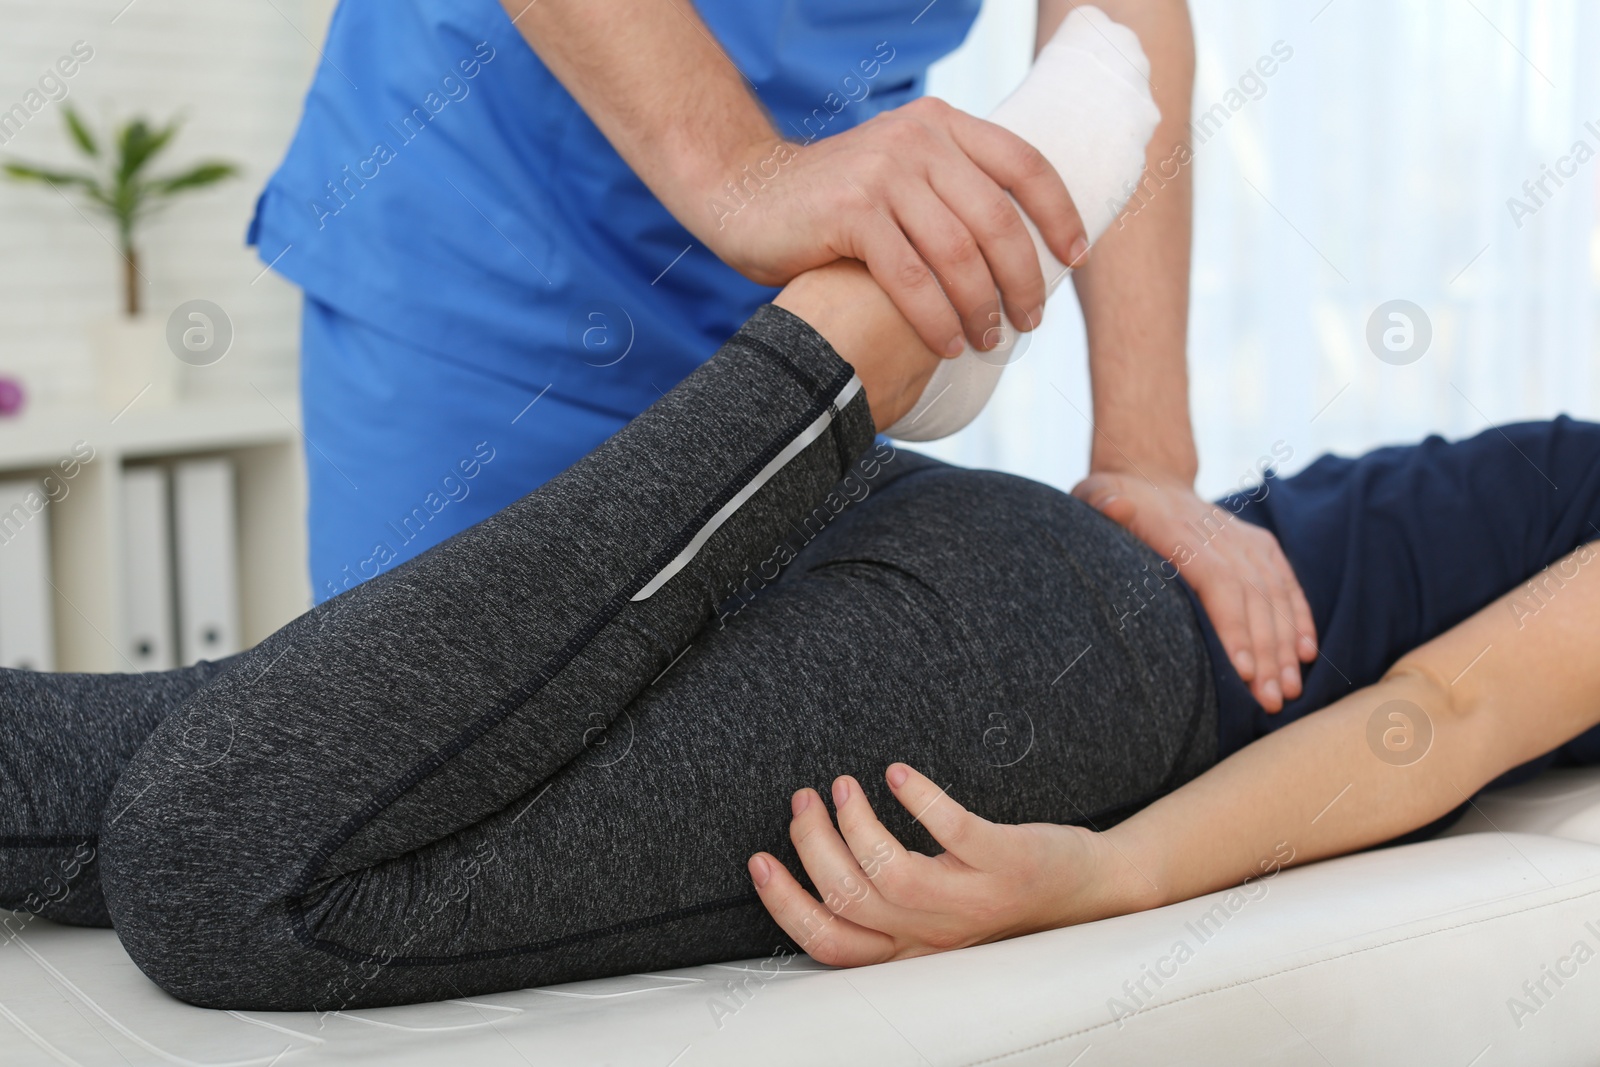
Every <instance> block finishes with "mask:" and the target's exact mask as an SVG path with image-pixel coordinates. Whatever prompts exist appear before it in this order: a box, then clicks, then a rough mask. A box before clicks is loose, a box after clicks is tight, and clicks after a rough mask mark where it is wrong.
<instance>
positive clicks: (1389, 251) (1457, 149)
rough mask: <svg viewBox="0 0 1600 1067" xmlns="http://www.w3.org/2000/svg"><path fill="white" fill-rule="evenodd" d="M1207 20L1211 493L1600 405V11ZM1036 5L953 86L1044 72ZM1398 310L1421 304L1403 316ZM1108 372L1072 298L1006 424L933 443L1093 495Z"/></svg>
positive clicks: (1341, 12)
mask: <svg viewBox="0 0 1600 1067" xmlns="http://www.w3.org/2000/svg"><path fill="white" fill-rule="evenodd" d="M1191 11H1192V14H1193V19H1194V24H1195V34H1196V40H1197V45H1198V52H1199V68H1198V75H1197V85H1196V90H1195V119H1196V128H1195V131H1194V133H1195V140H1196V141H1197V142H1200V143H1199V147H1198V148H1197V150H1196V154H1195V162H1194V164H1193V167H1194V175H1195V198H1196V204H1195V208H1196V210H1195V216H1196V225H1195V257H1194V279H1193V286H1192V293H1191V300H1192V304H1191V312H1190V320H1189V337H1190V346H1189V368H1190V379H1191V388H1190V395H1191V407H1192V410H1193V415H1194V421H1195V429H1196V437H1197V442H1198V445H1199V450H1200V458H1201V468H1200V487H1201V489H1202V491H1203V492H1205V493H1208V494H1217V493H1221V492H1224V491H1226V490H1227V489H1229V488H1230V487H1232V486H1234V485H1236V484H1238V483H1239V482H1240V481H1241V479H1245V478H1247V477H1248V476H1249V474H1250V472H1251V471H1253V469H1254V468H1255V466H1256V464H1257V463H1258V461H1259V460H1260V459H1261V458H1262V457H1271V456H1273V455H1275V454H1276V455H1278V456H1280V457H1281V456H1283V455H1284V454H1285V453H1286V452H1287V453H1291V454H1292V458H1290V459H1289V460H1287V461H1286V462H1283V463H1282V464H1281V465H1280V466H1281V469H1282V471H1283V472H1284V473H1290V472H1293V471H1294V470H1297V469H1299V468H1300V467H1303V466H1304V465H1305V464H1306V463H1308V462H1310V461H1311V460H1312V459H1314V458H1315V457H1316V456H1317V455H1319V454H1321V453H1323V452H1326V451H1337V452H1343V453H1346V454H1349V453H1355V452H1360V451H1364V450H1366V449H1368V448H1371V447H1373V446H1376V445H1380V444H1388V443H1395V442H1402V441H1412V440H1416V439H1418V438H1420V437H1422V436H1425V435H1427V434H1429V433H1434V432H1437V433H1441V434H1443V435H1445V436H1446V437H1462V436H1467V435H1471V434H1473V433H1476V432H1478V431H1480V430H1482V429H1484V428H1485V427H1487V426H1489V425H1491V424H1496V423H1503V422H1509V421H1515V420H1519V419H1528V418H1544V417H1549V416H1551V415H1554V414H1557V413H1560V412H1567V413H1570V414H1572V415H1573V416H1575V417H1580V418H1590V419H1597V418H1600V373H1597V370H1596V356H1597V353H1596V336H1597V335H1596V330H1595V316H1596V311H1597V308H1600V300H1597V291H1600V230H1597V228H1596V201H1597V198H1600V196H1597V193H1600V74H1597V70H1596V60H1595V53H1596V50H1597V46H1600V5H1597V4H1595V3H1593V2H1591V0H1407V2H1406V3H1403V4H1399V3H1393V2H1392V0H1295V2H1284V0H1192V4H1191ZM1032 18H1033V5H1032V4H1029V3H1021V2H1018V0H990V2H989V3H988V4H987V5H986V10H985V12H984V15H983V17H982V18H981V19H980V20H979V24H978V26H977V27H976V28H975V29H974V32H973V34H972V36H971V37H970V38H969V39H968V41H967V43H966V44H965V45H964V46H963V47H962V49H961V51H960V52H958V53H957V54H956V55H954V56H952V57H950V58H949V59H947V60H945V61H944V62H943V63H942V64H941V65H940V66H938V67H936V68H935V71H934V74H933V75H932V77H931V78H930V91H931V92H933V93H934V94H936V95H940V96H943V97H945V98H946V99H948V100H950V101H951V102H952V103H955V104H957V105H958V106H961V107H964V108H967V109H968V110H971V111H973V112H975V113H977V114H984V113H986V112H987V110H988V109H989V108H990V107H992V106H993V104H994V103H995V102H996V101H998V100H999V99H1000V98H1001V97H1002V96H1004V94H1005V93H1006V92H1008V91H1009V90H1010V88H1011V87H1012V86H1013V85H1014V84H1015V83H1016V81H1017V80H1019V79H1020V77H1021V76H1022V74H1023V73H1024V71H1025V65H1026V63H1027V60H1028V56H1029V55H1030V54H1031V53H1030V45H1031V40H1032ZM1275 49H1276V51H1275ZM1286 55H1287V58H1285V56H1286ZM1263 57H1270V59H1271V61H1270V62H1267V63H1266V64H1264V65H1263V66H1262V67H1258V66H1257V64H1258V62H1259V61H1260V60H1261V59H1262V58H1263ZM1262 69H1271V71H1272V73H1271V74H1270V76H1262V75H1261V73H1260V72H1261V70H1262ZM1207 115H1209V117H1208V118H1207V117H1206V116H1207ZM1202 122H1203V126H1202V125H1201V123H1202ZM1524 183H1528V185H1527V186H1525V184H1524ZM1391 301H1408V302H1409V303H1410V305H1413V306H1414V307H1413V308H1407V307H1404V306H1402V307H1400V308H1398V314H1400V315H1401V316H1403V317H1401V318H1391V317H1389V312H1390V311H1393V310H1396V309H1395V308H1393V307H1391V306H1389V302H1391ZM1380 311H1381V314H1379V315H1378V316H1377V317H1378V319H1379V321H1378V322H1377V323H1376V324H1375V325H1374V328H1373V329H1372V330H1371V331H1369V324H1372V320H1373V319H1374V314H1375V312H1380ZM1419 311H1420V314H1419ZM1369 332H1371V333H1373V334H1374V335H1375V337H1374V339H1375V340H1376V341H1377V344H1376V346H1374V345H1373V344H1371V343H1369ZM1429 335H1431V336H1429ZM1425 337H1427V338H1428V343H1427V347H1426V349H1425V350H1424V349H1423V348H1422V347H1421V342H1422V340H1423V339H1424V338H1425ZM1408 345H1409V347H1408ZM1419 353H1420V354H1419ZM1380 357H1382V358H1380ZM1085 360H1086V355H1085V352H1084V346H1083V339H1082V323H1081V318H1080V317H1079V314H1078V310H1077V307H1076V303H1075V300H1074V297H1073V296H1072V292H1071V287H1070V286H1068V287H1063V289H1062V291H1061V293H1060V294H1059V295H1058V296H1057V298H1056V299H1055V301H1054V302H1053V303H1052V305H1051V306H1050V308H1049V310H1048V311H1047V313H1046V325H1045V327H1044V328H1043V329H1042V331H1041V332H1040V333H1039V335H1038V336H1037V337H1036V338H1035V340H1034V342H1033V343H1032V345H1031V346H1030V347H1029V349H1028V350H1027V352H1026V354H1025V355H1024V356H1023V358H1022V359H1021V360H1020V361H1019V362H1018V363H1017V364H1015V365H1014V366H1013V367H1011V368H1010V369H1009V370H1008V371H1007V374H1006V378H1005V380H1004V381H1003V382H1002V384H1001V388H1000V390H999V392H998V393H997V395H996V398H995V401H994V403H993V404H991V406H990V408H989V409H988V410H987V411H986V412H985V413H984V415H983V416H982V418H980V419H979V420H978V422H976V423H975V424H974V425H973V426H971V427H969V428H968V429H967V430H966V431H964V432H963V433H962V434H960V435H958V436H956V437H954V438H951V439H949V440H947V441H944V442H939V443H936V444H934V445H932V446H924V447H925V448H926V449H927V450H928V451H931V452H934V453H935V454H938V455H941V456H944V457H946V458H950V459H953V460H956V461H957V462H962V463H967V464H973V465H979V466H990V467H997V468H1000V469H1004V470H1011V471H1015V472H1017V473H1020V474H1025V475H1028V476H1030V477H1034V478H1038V479H1040V480H1043V481H1047V482H1050V483H1052V484H1055V485H1059V486H1062V487H1068V486H1070V485H1071V484H1072V483H1073V482H1075V481H1076V480H1077V479H1078V478H1079V477H1081V475H1082V473H1083V471H1084V470H1085V468H1086V465H1087V456H1088V439H1089V427H1088V423H1087V421H1086V416H1087V414H1088V412H1089V410H1090V409H1089V392H1088V377H1087V369H1086V363H1085ZM1529 474H1530V477H1537V476H1538V475H1537V474H1536V473H1535V472H1534V471H1533V470H1532V469H1531V468H1530V471H1529Z"/></svg>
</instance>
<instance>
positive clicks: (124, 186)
mask: <svg viewBox="0 0 1600 1067" xmlns="http://www.w3.org/2000/svg"><path fill="white" fill-rule="evenodd" d="M62 110H63V112H64V114H65V116H66V125H67V132H68V133H69V134H71V136H72V141H73V143H74V144H76V145H77V146H78V148H79V150H81V151H82V152H83V154H84V155H86V156H88V157H89V159H90V160H91V161H92V162H93V163H94V164H95V165H96V169H97V170H98V171H99V173H95V172H94V171H64V170H55V169H53V168H50V167H42V166H36V165H34V164H31V163H23V162H19V161H11V162H7V163H6V165H5V173H6V174H7V175H8V176H9V177H11V178H13V179H16V180H18V181H30V182H43V183H44V184H46V185H48V186H50V187H51V188H53V189H56V190H57V191H60V190H63V189H77V190H78V191H79V192H81V193H82V194H83V196H84V197H85V199H87V200H88V202H89V204H90V206H91V207H92V208H93V209H94V210H96V211H98V212H100V213H101V214H103V215H105V216H107V217H108V218H110V219H111V221H112V222H113V223H114V224H115V225H116V228H117V245H118V250H119V251H120V252H121V253H122V306H123V310H124V311H125V312H126V313H127V314H128V315H129V316H130V317H131V316H134V315H137V314H139V249H138V245H137V244H136V243H135V240H134V236H135V232H136V231H137V230H138V228H139V226H140V224H141V223H143V222H144V220H145V219H147V218H149V217H150V215H152V214H153V213H154V212H155V211H157V210H158V209H159V208H162V207H164V206H166V204H167V202H168V201H169V200H171V198H172V197H174V196H177V195H178V194H180V193H184V192H188V191H191V190H194V189H202V188H205V187H206V186H208V185H215V184H216V183H217V182H220V181H222V180H223V179H225V178H230V177H232V176H233V175H235V174H237V173H238V172H239V168H238V167H236V166H234V165H233V164H232V163H226V162H223V161H221V160H214V159H213V160H207V161H205V162H203V163H197V164H195V165H194V166H192V167H190V168H189V169H188V170H185V171H180V172H179V173H177V174H168V175H164V176H159V177H154V176H149V177H147V176H146V173H145V172H146V171H147V170H148V168H149V166H150V162H151V160H153V159H154V158H155V157H156V156H157V155H159V154H160V153H161V151H162V150H163V149H165V148H166V147H167V145H168V144H170V143H171V141H172V139H173V138H174V137H175V136H177V133H178V126H179V123H178V120H176V119H174V120H173V121H171V122H169V123H167V124H166V125H165V126H162V127H160V128H157V127H154V126H152V125H151V124H150V123H148V122H146V121H145V120H144V119H142V118H134V119H129V120H128V121H127V122H125V123H123V124H122V125H121V126H120V127H118V128H117V129H116V130H114V131H113V133H112V136H111V146H110V150H108V151H107V152H105V153H104V154H102V153H101V151H100V143H99V141H98V140H96V138H95V136H94V134H93V133H91V132H90V130H89V127H88V126H86V125H85V124H84V122H83V119H81V118H80V117H79V116H78V113H77V111H75V110H74V109H73V108H72V107H71V105H67V106H65V107H64V108H63V109H62Z"/></svg>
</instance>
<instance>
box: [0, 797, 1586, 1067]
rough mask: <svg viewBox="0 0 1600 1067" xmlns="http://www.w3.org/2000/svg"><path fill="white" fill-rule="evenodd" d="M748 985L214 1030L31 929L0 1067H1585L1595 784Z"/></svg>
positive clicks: (237, 1022)
mask: <svg viewBox="0 0 1600 1067" xmlns="http://www.w3.org/2000/svg"><path fill="white" fill-rule="evenodd" d="M1179 945H1183V946H1185V948H1184V949H1179V947H1178V946H1179ZM1580 945H1582V946H1584V947H1582V948H1580V947H1579V946H1580ZM759 963H760V961H748V962H745V963H737V964H725V965H717V966H706V967H694V968H687V969H684V970H677V971H665V972H658V973H652V974H643V975H631V976H628V977H624V978H613V979H605V980H601V981H594V982H581V983H575V984H571V985H566V986H557V987H550V988H545V989H526V990H521V991H518V992H515V993H502V994H498V995H494V996H485V997H475V998H471V999H470V1000H462V1001H449V1002H445V1003H440V1004H427V1005H418V1006H415V1007H405V1008H384V1009H378V1010H369V1011H354V1012H346V1013H341V1014H336V1015H329V1016H323V1017H318V1016H316V1015H313V1014H309V1013H306V1014H297V1013H283V1014H274V1013H270V1012H222V1011H207V1010H203V1009H199V1008H193V1007H190V1006H188V1005H185V1004H181V1003H179V1002H177V1001H174V1000H172V999H171V998H170V997H167V996H166V995H165V994H163V993H162V992H160V991H159V990H158V989H156V988H155V987H154V986H153V985H151V984H150V983H149V982H148V981H146V980H145V979H144V977H143V976H142V975H140V973H139V972H138V970H137V968H135V967H134V966H133V964H132V963H131V962H130V961H129V960H128V958H127V956H126V955H124V953H123V952H122V950H121V948H120V946H119V945H118V943H117V940H116V937H115V935H114V934H112V933H111V932H109V931H105V930H81V929H72V928H67V927H59V926H53V925H51V924H49V923H46V922H43V921H34V922H32V923H30V924H29V925H28V926H27V927H26V928H25V930H24V932H23V933H22V934H21V935H20V936H19V937H18V938H17V939H15V940H13V941H11V942H9V943H6V944H3V945H0V1064H3V1065H4V1067H24V1065H32V1064H55V1063H65V1064H81V1065H84V1067H98V1065H102V1064H105V1065H111V1064H118V1065H134V1067H143V1065H146V1064H162V1063H166V1064H178V1065H188V1064H205V1065H222V1064H230V1065H236V1067H244V1065H249V1064H260V1065H262V1067H266V1065H269V1064H277V1065H282V1067H310V1065H314V1064H331V1063H371V1064H385V1065H395V1067H407V1065H416V1064H450V1065H452V1067H454V1065H462V1067H465V1065H472V1067H478V1065H492V1064H507V1065H527V1064H535V1065H539V1067H543V1065H545V1064H569V1063H595V1064H602V1063H603V1064H617V1065H635V1064H636V1065H639V1067H669V1065H670V1067H692V1065H697V1064H739V1065H745V1064H753V1063H763V1064H807V1065H812V1064H819V1063H824V1064H873V1065H878V1064H882V1065H890V1064H935V1065H940V1067H943V1065H952V1067H954V1065H976V1064H997V1065H1000V1064H1003V1065H1022V1064H1041V1065H1042V1064H1050V1065H1053V1067H1066V1065H1074V1067H1098V1065H1101V1064H1141V1065H1142V1064H1168V1063H1179V1062H1181V1063H1216V1064H1319V1065H1320V1064H1360V1065H1366V1064H1408V1065H1409V1064H1436V1063H1437V1064H1452V1065H1460V1067H1468V1065H1470V1067H1489V1065H1491V1064H1594V1063H1596V1062H1597V1061H1600V769H1596V770H1593V771H1590V770H1585V771H1581V772H1571V771H1568V772H1551V773H1548V774H1546V775H1544V776H1543V777H1541V778H1540V779H1538V780H1536V781H1535V782H1532V783H1530V784H1528V785H1525V786H1521V787H1518V788H1516V789H1512V790H1506V791H1502V792H1499V793H1496V794H1491V795H1489V796H1488V797H1486V798H1484V799H1483V800H1481V801H1479V805H1478V810H1476V811H1474V812H1472V813H1471V814H1470V815H1469V816H1468V817H1467V818H1466V819H1465V820H1463V822H1462V824H1461V825H1459V826H1457V827H1456V828H1455V829H1453V830H1452V831H1451V832H1450V833H1449V834H1447V835H1445V836H1443V837H1440V838H1439V839H1437V840H1433V841H1428V842H1424V843H1421V844H1416V845H1409V846H1405V847H1401V848H1393V849H1384V850H1379V851H1376V852H1369V853H1364V854H1361V855H1357V856H1347V857H1343V858H1340V859H1336V860H1330V861H1327V862H1324V863H1319V864H1314V865H1311V866H1307V867H1304V868H1296V869H1292V870H1288V871H1284V872H1282V873H1280V874H1278V875H1277V876H1276V877H1274V878H1270V879H1267V880H1265V881H1263V882H1261V883H1257V884H1256V885H1255V887H1254V888H1253V891H1252V893H1251V894H1250V895H1248V896H1247V895H1245V894H1242V893H1237V892H1236V893H1235V894H1234V895H1233V896H1232V897H1230V896H1229V895H1228V894H1227V893H1217V894H1213V895H1212V896H1209V897H1203V898H1199V899H1196V900H1191V901H1186V902H1184V903H1181V904H1175V905H1173V906H1171V907H1167V908H1162V909H1159V910H1156V911H1151V912H1145V913H1142V914H1138V915H1128V916H1122V917H1120V918H1116V919H1109V920H1106V921H1104V922H1098V923H1092V924H1089V925H1085V926H1078V927H1072V928H1069V929H1065V930H1054V931H1050V932H1048V933H1043V934H1035V935H1033V936H1031V937H1025V938H1017V939H1015V940H1011V941H1006V942H1001V943H998V944H993V945H983V946H979V947H976V948H970V949H965V950H963V951H960V952H952V953H946V954H943V955H937V956H930V957H925V958H923V959H917V960H907V961H903V962H899V963H890V964H885V965H882V966H877V967H865V968H858V969H854V970H830V969H827V968H822V967H819V966H817V965H815V964H813V963H811V962H810V961H809V960H807V959H805V958H804V957H800V958H795V959H792V960H790V961H789V962H787V963H785V964H784V965H783V966H781V967H775V962H774V961H768V962H767V969H766V970H762V969H760V968H759V966H758V964H759ZM774 969H775V970H776V974H775V976H771V977H768V975H769V974H771V972H772V971H773V970H774ZM1141 982H1142V988H1141ZM1125 983H1126V984H1125ZM1524 983H1527V985H1525V984H1524ZM1541 986H1542V991H1541ZM1530 991H1531V992H1530ZM1114 1001H1115V1003H1113V1002H1114ZM1518 1004H1520V1005H1521V1007H1520V1008H1519V1007H1518Z"/></svg>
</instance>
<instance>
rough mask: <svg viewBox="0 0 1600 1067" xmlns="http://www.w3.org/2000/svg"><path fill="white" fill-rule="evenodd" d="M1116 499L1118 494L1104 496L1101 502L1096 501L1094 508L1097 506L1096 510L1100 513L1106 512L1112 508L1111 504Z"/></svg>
mask: <svg viewBox="0 0 1600 1067" xmlns="http://www.w3.org/2000/svg"><path fill="white" fill-rule="evenodd" d="M1116 499H1117V494H1115V493H1112V494H1111V495H1110V496H1103V497H1101V498H1100V499H1099V500H1097V501H1095V504H1094V506H1095V508H1096V509H1098V510H1100V511H1104V510H1105V509H1106V508H1108V507H1110V506H1111V502H1112V501H1113V500H1116Z"/></svg>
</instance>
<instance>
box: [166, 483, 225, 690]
mask: <svg viewBox="0 0 1600 1067" xmlns="http://www.w3.org/2000/svg"><path fill="white" fill-rule="evenodd" d="M172 496H173V507H172V515H173V526H174V532H175V535H176V536H175V538H174V548H175V551H174V556H175V558H176V562H177V572H178V653H179V656H180V660H181V662H182V663H184V664H189V663H194V662H195V661H196V660H202V659H213V660H214V659H217V658H219V657H222V656H226V655H230V654H232V653H234V652H237V651H239V641H240V638H239V633H240V630H239V549H238V541H239V538H238V530H237V528H236V526H235V522H234V514H235V509H234V483H233V464H232V463H231V462H230V461H228V460H226V459H191V460H184V461H182V462H179V463H174V464H173V465H172Z"/></svg>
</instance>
